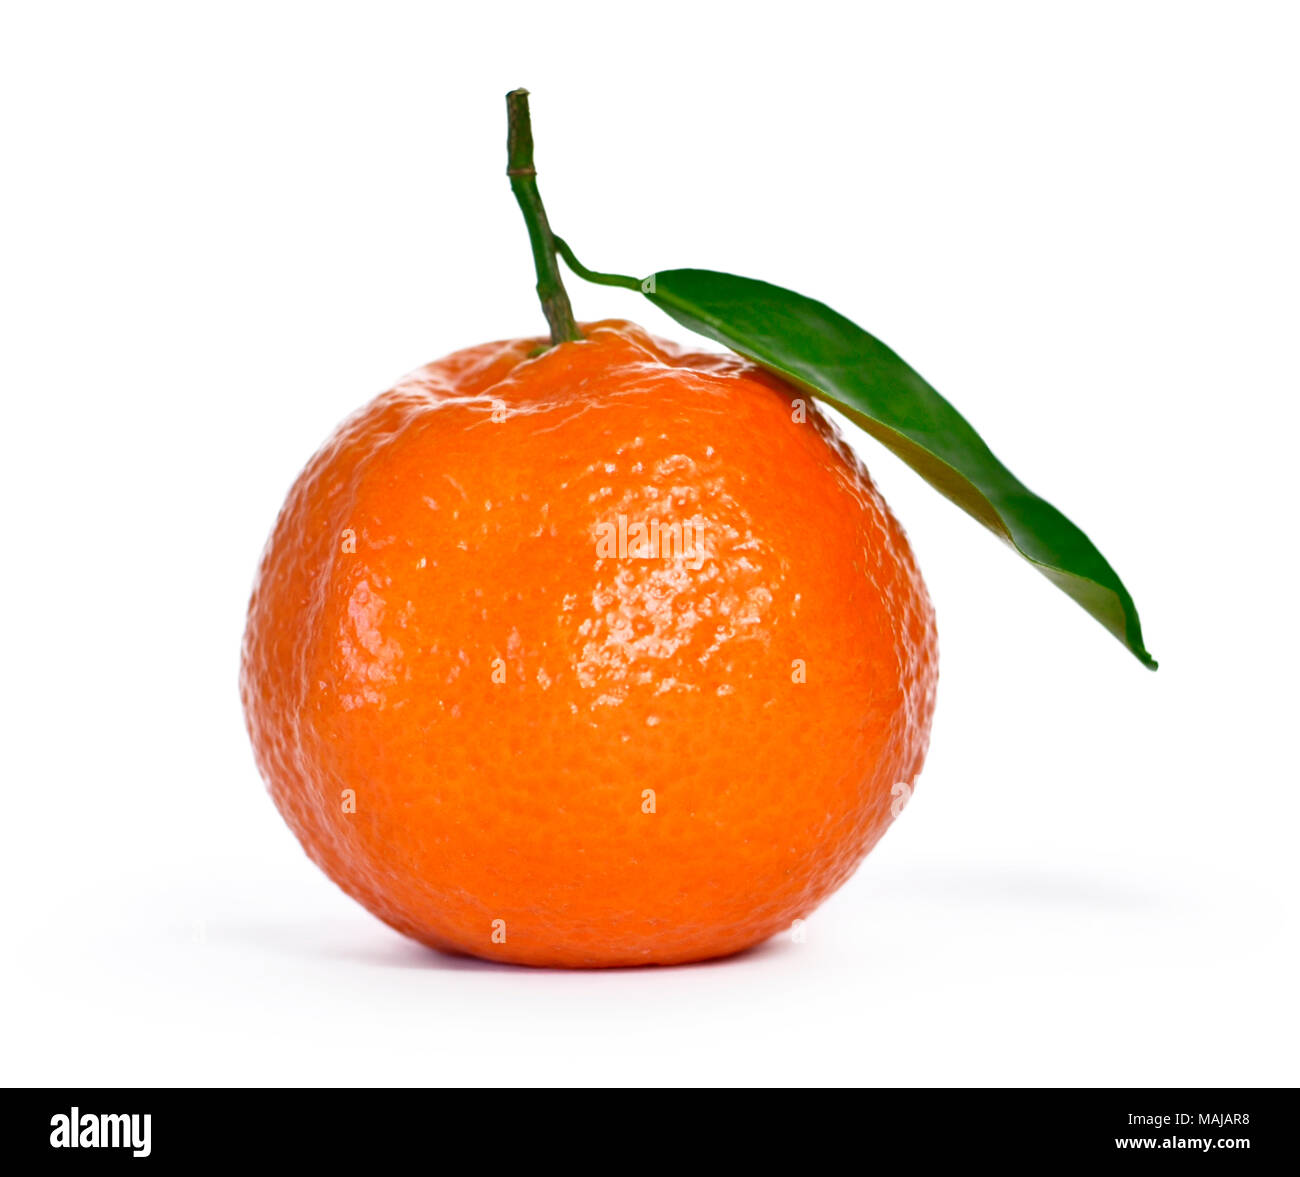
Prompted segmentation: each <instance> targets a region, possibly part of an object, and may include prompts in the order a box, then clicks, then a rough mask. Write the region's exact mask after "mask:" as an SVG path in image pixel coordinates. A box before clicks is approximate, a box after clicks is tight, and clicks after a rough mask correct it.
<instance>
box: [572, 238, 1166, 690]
mask: <svg viewBox="0 0 1300 1177" xmlns="http://www.w3.org/2000/svg"><path fill="white" fill-rule="evenodd" d="M556 245H557V247H558V248H559V250H560V252H561V253H562V254H563V255H564V258H565V260H566V261H567V262H568V263H569V265H570V267H571V268H572V269H573V270H574V272H575V273H577V274H578V275H580V276H581V277H583V278H586V279H588V280H589V281H593V282H598V283H601V284H603V285H613V286H623V287H627V288H628V289H633V290H640V291H641V293H643V294H644V295H645V296H646V298H648V299H649V300H650V301H651V302H652V303H654V304H655V306H657V307H659V308H660V309H661V310H663V311H665V312H666V313H667V314H669V315H671V316H672V317H673V318H674V319H676V320H677V321H678V322H679V323H681V324H682V325H683V326H685V327H689V328H690V329H691V330H692V331H697V332H699V333H700V334H701V335H704V336H707V337H708V338H709V339H713V340H715V341H716V342H718V343H721V344H723V345H724V346H726V347H729V348H731V350H732V351H735V352H738V353H739V354H740V355H742V356H745V357H746V358H747V359H750V360H753V361H754V362H755V363H757V364H759V365H761V366H762V367H764V368H766V369H767V370H768V371H770V372H773V373H775V374H776V375H778V376H781V377H783V378H784V379H785V380H788V381H790V382H791V383H793V384H796V385H798V386H800V387H802V388H804V389H806V390H808V391H809V392H810V393H812V394H813V395H814V396H816V397H820V398H821V399H823V400H825V401H827V402H828V403H830V404H832V405H834V406H835V407H836V408H837V409H840V410H841V411H842V412H844V413H845V414H846V415H847V416H848V417H849V418H851V419H852V420H853V421H854V422H856V423H857V424H858V425H860V426H861V427H862V428H863V429H864V430H865V431H866V432H867V433H869V434H871V436H872V437H874V438H875V439H876V440H877V441H879V442H880V443H881V444H882V445H884V446H886V447H887V448H889V449H890V450H892V451H893V452H894V453H895V454H897V455H898V456H899V457H900V458H902V459H903V461H904V462H906V463H907V464H908V465H909V466H911V467H912V469H914V470H915V471H916V472H917V473H918V474H920V475H921V477H922V478H924V479H925V480H926V481H927V482H929V483H930V485H931V486H933V487H934V488H935V489H936V490H938V491H939V492H940V493H941V494H943V495H945V496H946V497H947V498H949V499H951V500H952V501H953V502H954V503H956V504H957V505H958V506H959V507H961V508H962V509H963V510H964V511H966V513H967V514H969V515H970V516H972V517H973V518H974V519H977V520H978V521H979V522H980V523H982V524H984V526H985V527H987V528H988V529H989V530H990V531H992V532H993V533H994V534H995V535H997V536H999V537H1000V538H1001V539H1003V540H1005V541H1006V542H1007V543H1008V544H1010V545H1011V547H1012V548H1013V549H1014V550H1015V551H1017V552H1018V553H1019V554H1020V555H1021V556H1023V557H1024V558H1025V559H1026V560H1028V561H1029V563H1030V564H1032V565H1033V566H1034V567H1035V568H1037V569H1038V571H1039V572H1041V573H1042V574H1043V575H1044V576H1046V577H1047V579H1048V580H1050V581H1051V582H1052V583H1053V584H1055V585H1056V587H1057V588H1059V589H1061V590H1062V591H1063V592H1065V593H1067V594H1068V595H1069V596H1071V597H1073V598H1074V600H1075V601H1077V602H1078V603H1079V604H1080V605H1082V606H1083V608H1084V609H1086V610H1087V611H1088V612H1089V613H1090V614H1092V616H1093V617H1094V618H1096V619H1097V620H1098V621H1100V622H1101V624H1102V625H1104V626H1105V627H1106V628H1107V629H1108V630H1110V632H1111V633H1112V634H1114V635H1115V637H1117V638H1118V639H1119V640H1120V641H1121V642H1123V643H1124V644H1125V645H1126V646H1127V647H1128V648H1129V649H1130V650H1131V651H1132V652H1133V654H1134V655H1136V657H1137V658H1138V659H1139V661H1141V662H1142V664H1143V665H1144V666H1147V667H1149V668H1150V669H1152V670H1154V669H1155V668H1156V662H1155V660H1154V659H1153V658H1152V657H1151V655H1150V654H1148V653H1147V651H1146V648H1145V646H1143V644H1142V625H1141V622H1140V621H1139V620H1138V614H1137V608H1136V606H1135V605H1134V604H1133V598H1132V597H1131V596H1129V594H1128V590H1127V589H1126V588H1125V587H1124V585H1123V582H1122V581H1121V580H1120V578H1119V577H1118V576H1117V575H1116V574H1115V570H1114V569H1113V568H1111V566H1110V565H1109V564H1108V563H1107V562H1106V559H1105V557H1104V556H1103V555H1102V554H1101V553H1100V552H1099V551H1098V550H1097V548H1096V547H1095V546H1094V545H1093V543H1092V541H1091V540H1089V539H1088V537H1087V536H1086V535H1084V534H1083V532H1082V531H1080V530H1079V528H1078V527H1076V526H1075V525H1074V524H1073V523H1071V522H1070V520H1068V519H1067V518H1066V517H1065V516H1064V515H1062V514H1061V512H1060V511H1058V510H1057V509H1056V508H1055V507H1053V506H1052V505H1051V503H1048V502H1046V501H1045V500H1043V499H1041V498H1039V497H1038V496H1037V495H1036V494H1034V493H1033V492H1032V491H1031V490H1029V488H1028V487H1026V486H1025V485H1024V483H1022V482H1021V481H1020V480H1019V479H1017V478H1016V477H1015V475H1013V474H1012V473H1011V471H1009V470H1008V469H1007V468H1006V467H1005V466H1004V465H1002V463H1001V462H999V461H998V459H997V458H996V457H994V455H993V452H992V451H991V450H990V449H989V447H988V446H987V445H985V444H984V441H983V440H982V439H981V438H980V436H979V434H978V433H976V432H975V430H974V429H973V428H972V427H971V425H970V423H969V422H968V421H967V420H966V419H965V418H964V417H963V416H962V415H961V414H960V413H958V412H957V410H956V409H954V408H953V407H952V405H950V404H949V403H948V402H947V401H946V400H944V398H943V397H941V396H940V395H939V394H938V393H937V392H936V391H935V390H934V389H933V388H931V387H930V385H929V384H928V383H926V381H925V380H924V379H923V378H922V377H921V376H920V375H919V373H917V372H916V371H915V369H913V368H912V367H910V366H909V365H908V364H906V363H905V362H904V361H903V360H902V359H900V358H899V357H898V356H897V355H896V354H895V353H894V352H893V351H891V350H890V349H889V348H888V347H886V346H885V345H884V344H883V343H881V342H880V340H878V339H876V338H875V336H873V335H870V334H868V333H867V332H866V331H864V330H862V328H861V327H859V326H857V325H856V324H855V323H852V322H850V321H849V320H848V319H846V318H845V317H844V316H843V315H841V314H838V313H837V312H836V311H833V310H831V308H830V307H828V306H825V305H824V304H822V303H820V302H817V301H815V300H814V299H811V298H805V297H804V296H803V295H801V294H795V293H794V292H793V291H791V290H784V289H782V288H781V287H780V286H772V285H770V284H769V283H767V282H759V281H756V280H754V279H752V278H740V277H737V276H736V275H734V274H722V273H717V272H715V271H713V270H661V271H658V272H657V273H655V274H653V275H652V276H651V277H650V278H646V279H644V280H638V279H636V278H630V277H627V276H625V275H621V274H601V273H597V272H595V271H592V270H588V269H586V268H585V267H584V266H582V265H581V263H579V262H578V260H577V258H575V257H574V256H573V251H572V250H571V249H570V248H569V247H568V246H567V245H566V244H565V243H564V242H562V241H560V240H559V239H557V240H556Z"/></svg>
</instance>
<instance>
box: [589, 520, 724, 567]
mask: <svg viewBox="0 0 1300 1177" xmlns="http://www.w3.org/2000/svg"><path fill="white" fill-rule="evenodd" d="M703 530H704V520H702V519H700V520H695V521H691V520H689V519H688V520H686V521H684V522H680V523H678V522H673V523H664V522H661V521H660V520H658V519H649V520H629V519H628V517H627V516H626V515H619V516H618V518H617V520H609V521H607V522H604V523H597V524H596V556H597V557H598V558H599V559H601V560H694V561H697V565H696V567H697V568H698V567H699V566H700V565H701V564H702V563H703V561H704V557H705V552H704V548H703V546H702V545H701V543H700V534H699V533H700V532H701V531H703Z"/></svg>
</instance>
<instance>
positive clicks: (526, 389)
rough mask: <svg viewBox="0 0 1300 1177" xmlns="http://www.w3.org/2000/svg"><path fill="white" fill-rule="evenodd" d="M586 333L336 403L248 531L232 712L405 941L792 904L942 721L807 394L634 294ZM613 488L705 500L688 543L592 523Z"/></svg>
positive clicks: (698, 949)
mask: <svg viewBox="0 0 1300 1177" xmlns="http://www.w3.org/2000/svg"><path fill="white" fill-rule="evenodd" d="M583 335H584V338H583V340H582V341H581V342H578V343H566V344H563V345H561V346H559V347H556V348H553V349H550V350H548V351H546V352H545V353H544V354H541V355H539V356H536V357H534V356H533V353H534V352H535V351H537V350H539V345H540V344H541V343H542V342H543V341H540V340H536V339H528V340H513V341H509V342H503V343H493V344H486V345H484V346H481V347H476V348H470V349H468V350H466V351H462V352H457V353H456V354H455V355H452V356H449V357H447V358H446V359H443V360H440V361H438V362H437V363H433V364H429V365H428V366H427V367H425V368H422V369H419V370H418V371H416V372H414V373H412V374H411V375H410V376H408V377H406V378H405V379H404V380H403V381H402V382H401V383H399V384H398V385H397V386H396V387H395V388H393V389H392V390H391V391H389V392H386V393H384V394H383V395H382V396H380V397H378V398H377V399H375V400H374V401H372V402H371V403H370V404H369V405H368V406H367V407H365V408H364V409H362V410H361V411H360V412H358V413H357V414H355V415H354V416H353V417H352V418H351V419H349V420H348V421H346V422H345V423H344V424H343V425H342V426H340V427H339V429H338V431H337V432H336V433H335V435H334V436H333V438H332V439H331V440H330V441H329V442H327V443H326V445H325V446H324V447H323V448H322V449H321V450H320V452H319V453H317V455H316V456H315V457H314V458H313V459H312V460H311V462H310V463H309V465H308V466H307V468H306V469H305V470H304V471H303V473H302V474H301V475H300V476H299V478H298V481H297V482H296V484H295V485H294V487H293V489H292V491H291V492H290V494H289V498H288V500H287V502H286V503H285V506H284V508H283V510H282V511H281V514H280V517H279V520H278V522H277V523H276V526H275V530H274V532H273V534H272V536H271V539H270V541H269V543H268V545H267V549H266V552H265V555H264V557H263V560H262V564H261V568H260V571H259V574H258V579H257V583H256V587H255V589H254V592H253V598H252V603H251V605H250V609H249V618H248V628H247V632H246V634H245V639H244V653H243V674H242V693H243V700H244V708H245V713H246V716H247V720H248V727H249V731H250V733H251V736H252V742H253V747H254V750H255V752H256V756H257V761H258V765H259V767H260V769H261V772H262V774H263V776H264V777H265V778H266V780H267V782H268V783H269V786H270V791H271V795H272V797H273V798H274V800H275V803H276V805H277V806H278V807H279V809H280V812H281V813H282V814H283V815H284V818H285V820H286V821H287V822H288V823H289V825H290V826H291V827H292V828H293V831H294V833H295V834H297V836H298V838H299V839H300V840H301V842H302V844H303V846H304V847H305V848H306V850H307V853H308V854H309V855H310V856H311V858H312V859H313V860H314V861H315V862H316V863H317V864H318V865H319V866H320V867H321V869H322V870H324V871H325V873H326V874H327V875H329V876H330V878H332V879H333V880H334V881H335V882H336V883H338V884H339V886H340V887H342V888H343V890H345V891H346V892H347V893H348V894H349V895H351V896H353V897H354V898H355V899H357V900H359V901H360V902H361V903H362V904H364V905H365V906H366V907H367V908H368V909H369V910H370V911H372V912H373V913H374V914H375V915H377V916H379V918H380V919H382V920H384V921H385V922H387V923H388V924H390V925H391V926H392V927H394V928H396V929H397V930H398V931H400V932H403V933H405V934H407V935H408V936H412V937H415V938H416V939H417V940H420V941H423V942H424V943H426V944H428V945H430V946H432V947H434V948H438V949H442V950H446V951H452V952H461V953H469V954H472V955H475V956H480V957H484V958H487V959H491V960H498V961H511V962H516V963H522V964H530V965H549V966H564V967H599V966H613V965H638V964H651V963H654V964H672V963H680V962H685V961H692V960H701V959H704V958H708V957H714V956H721V955H725V954H728V953H733V952H736V951H739V950H741V949H743V948H746V947H748V946H750V945H752V944H756V943H758V942H759V941H761V940H763V939H765V938H767V937H769V936H771V935H772V934H773V933H775V932H778V931H780V930H782V929H786V928H789V927H790V926H791V922H792V921H793V920H794V919H796V918H800V917H803V916H807V915H808V914H809V913H810V912H811V911H812V910H813V908H815V907H816V906H817V904H818V903H819V902H820V901H821V900H822V899H824V898H825V897H826V896H827V895H828V894H830V892H832V891H833V890H835V888H836V887H838V886H839V885H840V884H841V883H843V882H844V881H845V879H847V878H848V877H849V875H850V874H851V873H852V871H853V870H854V869H855V868H856V866H857V865H858V863H859V862H860V861H861V859H862V857H863V856H864V855H865V854H866V853H867V851H868V850H870V849H871V847H872V846H873V845H874V844H875V842H876V840H877V839H878V838H879V837H880V836H881V835H882V834H883V833H884V831H885V829H886V828H887V826H888V825H889V823H890V821H891V820H892V813H891V807H892V808H895V809H896V808H898V807H899V806H898V804H897V802H896V797H897V796H898V794H897V793H896V792H894V791H893V787H894V785H895V783H896V782H900V781H901V782H907V783H911V782H913V781H914V779H915V777H916V774H917V772H918V771H919V770H920V768H921V763H922V760H923V758H924V755H925V749H926V745H927V741H928V738H929V729H930V719H931V714H932V712H933V708H934V692H935V683H936V678H937V651H936V644H935V632H934V618H933V612H932V610H931V607H930V603H929V599H928V597H927V595H926V591H925V586H924V584H923V583H922V580H921V577H920V574H919V572H918V571H917V568H916V564H915V562H914V560H913V557H912V553H911V550H910V549H909V547H908V543H907V540H906V537H905V536H904V534H903V531H902V529H901V528H900V527H899V525H898V523H897V522H896V521H895V519H894V518H893V516H892V515H891V514H890V512H889V510H888V508H887V507H886V505H885V503H884V501H883V500H882V499H881V497H880V495H879V494H878V493H877V491H876V489H875V487H874V486H873V485H872V483H871V480H870V478H869V477H868V475H867V472H866V470H865V469H864V468H863V467H862V466H861V465H860V464H859V463H858V461H857V460H856V458H855V457H854V456H853V455H852V453H851V452H850V451H849V450H848V449H847V447H846V446H845V445H844V444H843V443H842V442H841V441H840V440H839V438H838V436H837V435H836V433H835V432H834V430H833V427H832V426H831V425H830V424H829V423H828V422H827V421H826V420H825V419H824V418H823V417H822V416H821V415H820V414H819V413H818V412H817V411H816V408H815V407H814V406H813V404H812V402H811V401H808V402H807V407H806V410H804V413H803V414H801V413H800V411H799V408H798V405H796V404H795V402H796V400H807V398H806V397H804V395H803V394H802V393H799V392H797V391H795V390H794V389H792V388H791V387H789V386H788V385H786V384H784V383H783V382H782V381H780V380H778V379H776V378H775V377H773V376H771V375H768V374H766V373H764V372H762V371H761V370H759V369H758V368H756V367H754V366H753V365H751V364H749V363H747V362H745V361H743V360H741V359H739V358H738V357H735V356H721V355H714V354H701V353H691V352H688V351H685V350H683V349H680V348H678V347H676V346H674V345H672V344H669V343H665V342H663V341H660V340H657V339H654V338H652V337H651V336H649V335H647V334H646V333H645V332H644V331H643V330H642V329H641V328H639V327H636V326H633V325H632V324H629V323H623V322H603V323H597V324H588V325H586V326H584V327H583ZM801 417H803V419H800V418H801ZM620 515H622V516H624V517H626V520H627V521H628V525H629V527H630V526H631V525H632V524H634V523H636V522H638V521H642V522H646V523H648V522H650V521H651V520H656V521H659V522H660V523H661V524H663V525H667V524H671V523H673V522H692V523H693V525H694V527H695V533H694V536H693V538H694V549H693V550H692V551H689V552H688V553H687V555H688V556H691V557H694V558H692V559H681V558H674V553H672V552H671V551H669V550H666V541H664V542H663V543H662V544H661V547H660V549H659V551H658V552H651V553H648V554H647V553H646V551H645V550H644V548H638V547H637V544H636V536H635V535H633V536H632V539H631V544H630V548H629V549H628V552H627V555H625V556H621V555H620V554H619V553H618V552H617V551H615V552H613V554H612V555H611V553H610V551H609V550H606V551H604V552H603V553H602V552H601V551H600V548H599V544H600V542H601V538H602V535H604V536H606V537H608V535H609V534H610V532H609V529H608V528H604V529H603V528H602V525H610V526H613V527H616V526H617V520H618V517H619V516H620ZM614 542H615V543H616V542H617V541H614ZM345 790H351V791H352V794H351V796H352V797H354V803H353V804H352V805H349V804H348V803H347V798H348V796H349V794H347V793H345ZM647 790H653V793H648V792H647ZM350 808H354V810H355V811H354V812H349V811H348V810H349V809H350Z"/></svg>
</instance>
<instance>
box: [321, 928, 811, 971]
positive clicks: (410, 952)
mask: <svg viewBox="0 0 1300 1177" xmlns="http://www.w3.org/2000/svg"><path fill="white" fill-rule="evenodd" d="M322 947H323V949H324V950H323V951H322V953H321V954H320V955H323V956H327V957H330V958H332V959H335V960H346V961H349V962H351V963H352V964H361V965H367V966H370V967H373V968H385V969H416V970H420V971H424V970H429V969H432V970H437V971H441V972H469V973H554V974H562V975H569V976H572V975H573V974H575V973H583V974H592V973H642V972H654V971H657V970H660V969H672V970H674V971H689V970H691V969H724V968H737V967H742V966H744V965H745V964H755V963H758V962H759V961H762V960H766V959H769V958H773V957H777V956H780V955H782V954H783V953H785V952H786V951H788V950H789V949H790V944H789V943H788V942H786V941H784V940H780V939H772V940H767V941H765V942H764V943H762V944H755V945H753V946H752V947H750V948H745V949H743V950H741V951H740V952H733V953H732V954H731V955H729V956H719V957H713V958H712V959H710V960H700V961H691V962H689V963H686V964H676V965H657V964H641V965H616V966H612V967H602V968H596V969H564V968H553V967H547V966H539V965H522V964H511V963H509V962H506V961H497V960H483V959H482V958H480V957H477V956H467V955H464V954H462V953H455V952H443V951H440V950H439V949H436V948H428V947H426V946H425V945H423V944H418V943H416V942H415V941H414V940H407V939H404V938H400V937H394V938H393V939H391V940H385V941H384V942H383V943H377V944H368V945H365V946H362V947H349V948H347V949H341V950H330V949H328V948H325V947H324V946H322Z"/></svg>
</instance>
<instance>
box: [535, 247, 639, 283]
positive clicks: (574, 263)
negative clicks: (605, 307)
mask: <svg viewBox="0 0 1300 1177" xmlns="http://www.w3.org/2000/svg"><path fill="white" fill-rule="evenodd" d="M553 240H554V241H555V248H556V249H558V250H559V251H560V256H561V257H562V258H564V261H565V263H566V264H567V265H568V267H569V269H571V270H572V271H573V272H574V273H575V274H577V275H578V277H579V278H582V279H584V280H586V281H587V282H595V283H596V284H597V285H598V286H621V287H622V288H623V289H624V290H640V289H641V287H642V285H643V283H642V281H641V279H640V278H629V277H628V276H627V275H626V274H602V273H601V272H600V271H599V270H589V269H587V267H586V266H584V265H583V264H582V263H581V262H580V261H578V258H577V256H576V255H575V254H574V252H573V247H572V246H571V245H570V244H569V243H568V242H567V241H565V240H564V239H563V238H560V237H556V238H554V239H553Z"/></svg>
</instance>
